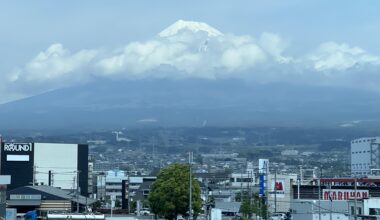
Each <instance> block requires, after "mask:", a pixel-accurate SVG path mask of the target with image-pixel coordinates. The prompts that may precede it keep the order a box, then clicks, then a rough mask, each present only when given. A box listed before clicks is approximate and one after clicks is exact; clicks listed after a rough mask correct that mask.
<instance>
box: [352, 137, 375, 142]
mask: <svg viewBox="0 0 380 220" xmlns="http://www.w3.org/2000/svg"><path fill="white" fill-rule="evenodd" d="M375 140H376V138H372V139H360V140H355V141H351V143H362V142H363V143H364V142H371V141H375Z"/></svg>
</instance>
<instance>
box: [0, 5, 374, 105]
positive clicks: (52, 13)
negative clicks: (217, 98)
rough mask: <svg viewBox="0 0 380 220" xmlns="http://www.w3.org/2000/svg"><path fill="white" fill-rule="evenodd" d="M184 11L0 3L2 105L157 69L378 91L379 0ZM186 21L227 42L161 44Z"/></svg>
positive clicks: (194, 39)
mask: <svg viewBox="0 0 380 220" xmlns="http://www.w3.org/2000/svg"><path fill="white" fill-rule="evenodd" d="M178 2H179V1H178V0H172V1H153V0H151V1H145V0H138V1H125V0H120V1H95V0H91V1H67V0H65V1H0V36H1V37H0V57H1V59H0V77H1V78H2V80H1V82H0V103H1V102H5V101H9V100H14V99H17V98H20V97H25V96H28V95H33V94H36V93H39V92H43V91H47V90H51V89H56V88H61V87H63V86H67V85H71V84H76V83H83V82H86V81H88V80H90V79H91V78H93V77H114V78H125V79H129V78H141V77H157V75H155V74H157V73H155V72H156V70H158V69H159V71H157V72H160V74H161V75H160V77H177V78H178V77H182V78H183V77H203V78H211V79H216V78H218V77H226V76H227V77H228V76H234V77H235V76H240V75H241V76H242V77H248V78H254V79H255V80H259V81H263V82H267V81H290V82H291V81H298V82H299V83H320V84H331V85H333V86H342V85H347V86H353V87H356V86H358V85H357V84H360V85H359V86H358V87H364V88H366V89H372V90H377V87H378V86H377V85H378V83H379V82H380V76H379V74H380V71H379V67H380V46H379V45H380V44H379V43H378V38H379V36H380V14H379V13H378V9H379V8H380V2H379V1H328V0H326V1H324V0H315V1H307V0H294V1H286V0H278V1H270V0H266V1H262V0H258V1H255V0H247V1H239V0H236V1H227V0H226V1H222V0H217V1H204V0H202V1H196V0H192V1H181V3H180V4H179V3H178ZM180 19H182V20H185V21H196V22H204V23H205V24H208V25H209V27H206V29H207V30H209V29H215V30H217V31H219V32H220V33H221V35H218V36H210V35H207V31H204V32H196V33H195V32H191V31H182V32H179V33H176V34H175V35H173V36H164V37H162V36H159V33H160V32H161V31H162V30H164V29H165V28H167V27H168V26H170V25H172V24H173V23H175V22H176V21H178V20H180ZM186 25H189V23H186ZM195 26H196V25H195ZM203 30H204V29H203ZM173 75H175V76H173Z"/></svg>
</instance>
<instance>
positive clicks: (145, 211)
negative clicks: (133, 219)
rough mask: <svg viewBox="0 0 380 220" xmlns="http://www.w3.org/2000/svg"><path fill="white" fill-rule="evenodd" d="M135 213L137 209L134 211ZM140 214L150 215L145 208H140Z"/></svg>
mask: <svg viewBox="0 0 380 220" xmlns="http://www.w3.org/2000/svg"><path fill="white" fill-rule="evenodd" d="M135 214H136V215H137V210H136V211H135ZM140 215H150V211H149V209H147V208H142V209H140Z"/></svg>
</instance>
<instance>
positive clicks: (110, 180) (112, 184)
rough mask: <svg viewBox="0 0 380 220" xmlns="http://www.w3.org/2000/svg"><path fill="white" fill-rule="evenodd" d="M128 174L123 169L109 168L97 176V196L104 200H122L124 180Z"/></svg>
mask: <svg viewBox="0 0 380 220" xmlns="http://www.w3.org/2000/svg"><path fill="white" fill-rule="evenodd" d="M127 179H128V176H127V175H126V172H125V171H122V170H118V169H116V170H109V171H107V172H105V173H103V174H100V175H98V176H97V189H98V190H97V198H99V199H100V200H103V201H108V200H114V201H117V200H118V201H119V202H121V198H122V197H121V196H122V181H123V180H127Z"/></svg>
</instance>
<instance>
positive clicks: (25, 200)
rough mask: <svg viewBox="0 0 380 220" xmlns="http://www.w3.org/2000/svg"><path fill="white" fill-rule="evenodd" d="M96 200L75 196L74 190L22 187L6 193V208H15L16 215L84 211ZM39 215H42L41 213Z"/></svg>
mask: <svg viewBox="0 0 380 220" xmlns="http://www.w3.org/2000/svg"><path fill="white" fill-rule="evenodd" d="M95 202H96V200H93V199H90V198H87V197H84V196H82V195H79V194H77V191H75V190H71V191H70V190H63V189H59V188H56V187H52V186H22V187H18V188H16V189H13V190H10V191H8V192H7V206H8V208H16V209H17V213H26V212H28V211H31V210H37V211H39V212H44V213H45V214H46V213H47V212H52V211H61V212H73V211H77V210H78V209H79V211H85V210H86V207H87V206H90V205H91V204H93V203H95ZM41 215H43V214H42V213H41Z"/></svg>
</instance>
